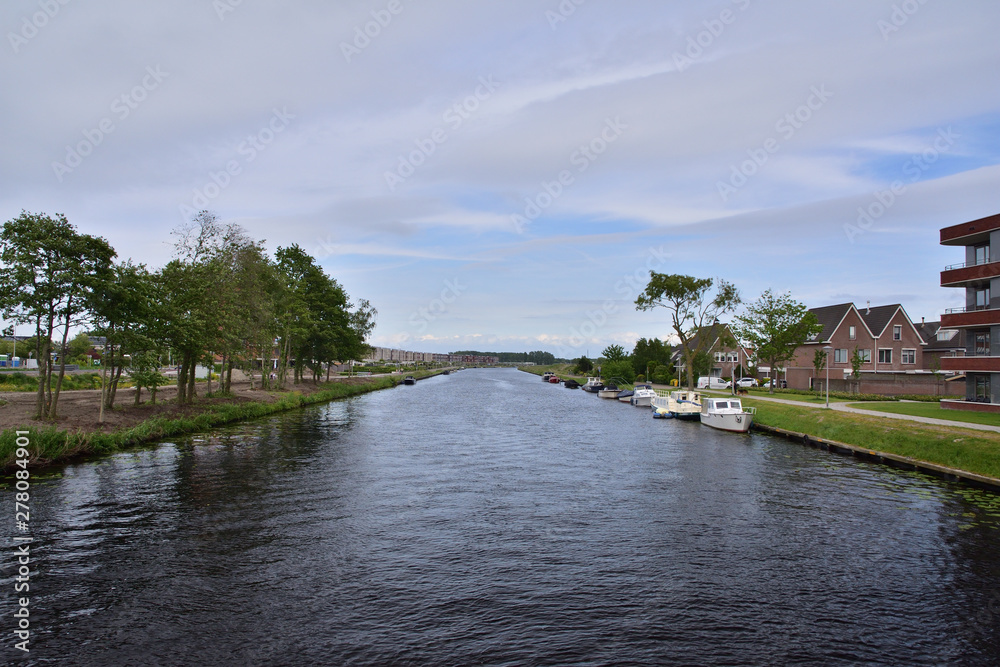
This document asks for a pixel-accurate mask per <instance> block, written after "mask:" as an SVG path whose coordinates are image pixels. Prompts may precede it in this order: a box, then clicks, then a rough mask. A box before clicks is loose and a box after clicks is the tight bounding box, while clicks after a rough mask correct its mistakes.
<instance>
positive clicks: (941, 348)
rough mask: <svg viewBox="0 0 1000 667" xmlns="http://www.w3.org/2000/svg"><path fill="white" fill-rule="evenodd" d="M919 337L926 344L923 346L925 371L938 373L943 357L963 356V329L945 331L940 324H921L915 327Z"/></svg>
mask: <svg viewBox="0 0 1000 667" xmlns="http://www.w3.org/2000/svg"><path fill="white" fill-rule="evenodd" d="M915 326H916V327H917V331H919V332H920V337H921V338H923V339H924V341H925V342H926V343H927V344H926V345H925V346H924V363H923V364H922V366H923V369H924V370H925V371H940V370H941V359H943V358H944V357H964V356H965V331H964V330H963V329H945V328H942V326H941V322H921V323H920V324H916V325H915Z"/></svg>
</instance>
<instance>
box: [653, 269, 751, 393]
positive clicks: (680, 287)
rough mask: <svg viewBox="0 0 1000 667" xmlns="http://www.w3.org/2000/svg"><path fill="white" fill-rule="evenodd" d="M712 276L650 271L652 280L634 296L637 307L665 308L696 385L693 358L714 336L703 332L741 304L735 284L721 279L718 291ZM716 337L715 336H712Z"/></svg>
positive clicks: (691, 384)
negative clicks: (697, 276) (713, 287)
mask: <svg viewBox="0 0 1000 667" xmlns="http://www.w3.org/2000/svg"><path fill="white" fill-rule="evenodd" d="M714 283H715V281H714V280H713V279H712V278H693V277H691V276H685V275H680V274H666V273H657V272H656V271H650V272H649V283H648V284H647V285H646V288H645V289H644V290H643V292H642V294H640V295H639V296H638V298H636V300H635V305H636V310H642V311H645V310H652V309H653V308H666V310H667V313H668V314H669V315H670V321H671V322H670V323H671V326H672V327H673V330H674V334H675V335H676V336H677V338H678V340H680V346H681V359H682V362H683V364H684V366H685V369H686V371H687V385H688V388H689V389H693V388H694V377H695V376H694V360H695V357H696V356H697V355H698V354H699V353H703V352H707V351H708V348H709V346H711V345H712V343H714V342H715V341H714V337H713V336H709V335H698V334H699V332H700V333H702V334H704V333H705V332H707V331H709V330H710V329H709V328H710V327H711V326H712V325H713V323H715V322H718V319H719V318H720V317H722V316H723V315H725V314H727V313H730V312H732V311H733V310H734V309H735V308H736V307H737V306H738V305H739V304H740V293H739V290H737V289H736V286H735V285H733V284H732V283H729V282H726V281H725V280H721V279H720V280H719V283H718V288H717V289H716V291H715V294H714V295H713V294H711V292H710V290H711V289H712V285H713V284H714ZM709 338H713V340H709Z"/></svg>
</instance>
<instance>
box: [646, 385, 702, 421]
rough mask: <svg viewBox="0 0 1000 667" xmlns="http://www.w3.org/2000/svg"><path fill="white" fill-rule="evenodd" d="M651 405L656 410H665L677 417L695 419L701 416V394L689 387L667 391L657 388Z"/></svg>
mask: <svg viewBox="0 0 1000 667" xmlns="http://www.w3.org/2000/svg"><path fill="white" fill-rule="evenodd" d="M655 391H656V398H654V399H653V401H652V404H651V407H652V408H653V410H654V411H664V412H666V413H667V414H669V415H670V416H671V417H674V418H676V419H690V420H695V419H698V418H699V417H700V416H701V394H699V393H698V392H696V391H688V390H687V389H678V390H675V391H671V392H667V391H666V390H665V389H657V390H655Z"/></svg>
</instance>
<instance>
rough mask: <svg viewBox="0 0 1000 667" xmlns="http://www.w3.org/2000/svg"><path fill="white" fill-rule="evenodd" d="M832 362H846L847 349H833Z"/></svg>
mask: <svg viewBox="0 0 1000 667" xmlns="http://www.w3.org/2000/svg"><path fill="white" fill-rule="evenodd" d="M833 363H835V364H846V363H847V350H834V351H833Z"/></svg>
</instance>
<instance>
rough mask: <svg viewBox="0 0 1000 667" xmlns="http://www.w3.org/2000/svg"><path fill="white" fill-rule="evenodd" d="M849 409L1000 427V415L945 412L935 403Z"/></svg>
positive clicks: (874, 404)
mask: <svg viewBox="0 0 1000 667" xmlns="http://www.w3.org/2000/svg"><path fill="white" fill-rule="evenodd" d="M848 407H851V408H858V409H860V410H875V411H876V412H891V413H893V414H897V415H910V416H911V417H930V418H932V419H945V420H948V421H953V422H965V423H967V424H986V425H987V426H1000V415H997V414H994V413H992V412H964V411H962V410H945V409H944V408H942V407H941V406H940V405H938V404H935V403H851V404H849V405H848Z"/></svg>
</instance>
